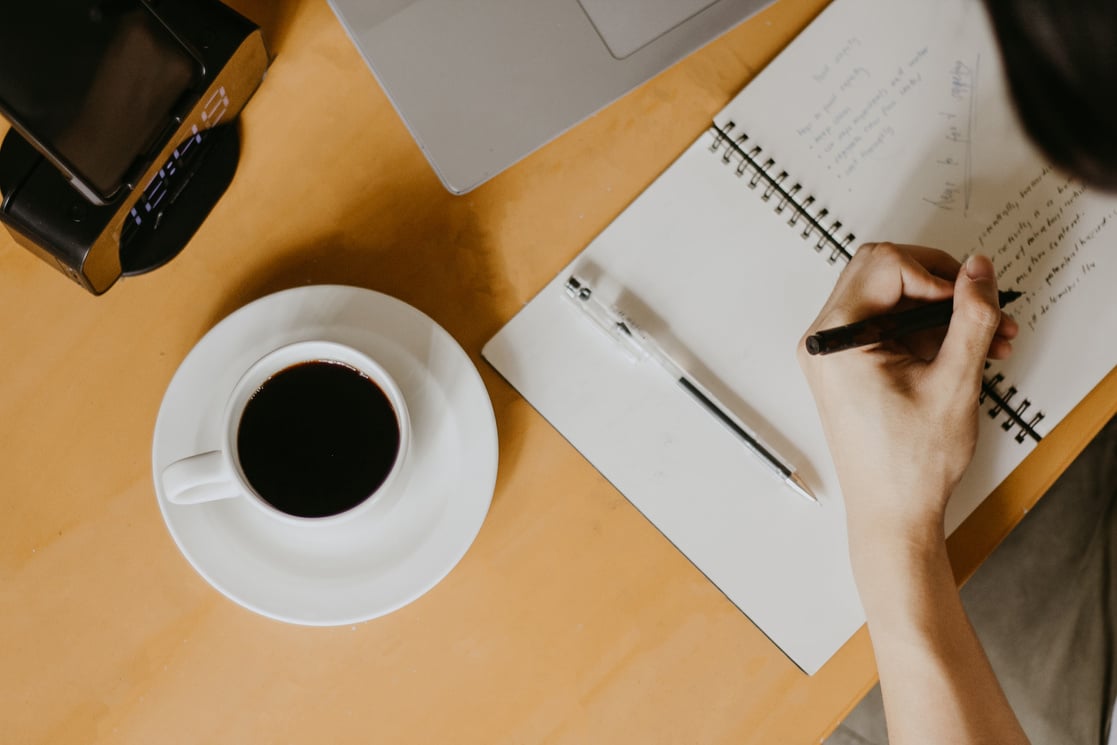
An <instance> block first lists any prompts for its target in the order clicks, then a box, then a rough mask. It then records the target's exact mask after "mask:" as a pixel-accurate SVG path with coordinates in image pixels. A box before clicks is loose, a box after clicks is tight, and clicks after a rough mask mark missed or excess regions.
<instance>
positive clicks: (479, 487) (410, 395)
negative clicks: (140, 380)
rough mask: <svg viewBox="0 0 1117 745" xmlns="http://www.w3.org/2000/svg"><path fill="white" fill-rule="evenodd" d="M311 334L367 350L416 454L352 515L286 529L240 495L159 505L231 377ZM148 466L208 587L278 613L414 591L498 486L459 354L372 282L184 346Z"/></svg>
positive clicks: (321, 288) (281, 307)
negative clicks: (396, 392) (403, 413)
mask: <svg viewBox="0 0 1117 745" xmlns="http://www.w3.org/2000/svg"><path fill="white" fill-rule="evenodd" d="M307 339H325V340H329V341H335V342H340V343H342V344H347V345H349V346H351V347H354V348H356V349H358V350H360V351H362V352H364V353H366V354H368V355H369V356H370V357H372V358H373V359H374V360H376V361H378V362H379V363H380V364H381V365H383V366H384V368H385V369H386V370H387V371H388V373H389V374H390V375H391V376H392V377H393V378H395V380H396V382H397V383H398V384H399V386H400V388H401V389H402V390H403V394H404V397H405V398H406V400H407V406H408V409H409V412H410V415H411V424H412V428H413V429H412V449H411V453H410V455H409V458H408V463H407V465H406V466H405V471H404V472H402V473H400V475H399V478H398V479H397V480H396V481H395V482H394V483H393V484H392V486H391V487H390V488H389V491H388V492H386V493H384V494H381V495H379V496H377V497H375V499H376V500H377V501H376V503H375V504H374V505H373V509H371V510H369V511H367V512H365V513H363V514H361V515H357V516H355V517H354V518H353V519H352V520H348V521H344V522H341V523H338V524H332V525H321V526H318V525H311V526H296V525H288V524H285V523H283V522H281V521H279V520H276V519H274V518H272V517H269V516H267V515H265V514H264V513H263V512H262V511H261V510H258V509H256V508H255V507H254V506H253V505H252V504H250V503H249V502H248V500H246V499H227V500H224V501H219V502H209V503H205V504H195V505H176V504H171V503H170V502H168V501H167V500H166V497H165V495H164V493H163V486H162V484H161V480H160V478H159V474H161V473H162V472H163V469H164V468H165V467H166V466H167V465H168V464H170V463H172V462H174V461H175V460H178V459H179V458H183V457H186V456H188V455H192V454H194V453H199V452H203V451H206V450H211V449H214V448H215V447H216V446H217V443H218V442H219V441H220V437H219V433H218V429H219V420H220V417H221V412H222V407H223V404H224V402H225V400H226V398H227V397H228V395H229V392H230V390H231V389H232V386H233V384H234V383H236V381H237V379H238V377H239V376H240V374H241V373H242V372H243V371H244V370H245V369H247V368H248V366H249V365H250V364H251V363H252V362H253V361H255V360H256V359H259V358H260V357H262V356H263V355H264V354H266V353H267V352H268V351H270V350H272V349H275V348H276V347H279V346H281V345H284V344H289V343H291V342H295V341H302V340H307ZM152 467H153V469H154V474H155V492H156V496H157V498H158V501H159V509H160V510H161V511H162V513H163V518H164V520H166V522H167V528H168V529H169V530H170V532H171V535H172V536H173V537H174V540H175V542H176V543H177V544H178V547H179V548H180V549H181V550H182V553H183V555H185V556H186V558H187V560H189V562H190V563H191V564H192V565H193V566H194V568H195V569H196V570H197V571H198V573H199V574H201V575H202V577H204V578H205V579H206V580H207V581H208V582H209V583H210V584H211V585H213V586H214V587H215V588H216V589H218V590H219V591H220V592H222V593H224V594H225V595H226V596H228V597H229V598H230V599H232V600H234V601H236V602H237V603H239V604H241V605H243V606H244V607H246V608H248V609H250V610H253V611H256V612H257V613H261V614H263V615H265V616H268V617H270V618H275V619H277V620H280V621H287V622H289V623H297V624H305V625H312V626H331V625H339V624H348V623H355V622H358V621H365V620H368V619H370V618H375V617H377V616H380V615H383V614H385V613H389V612H391V611H393V610H395V609H397V608H399V607H401V606H403V605H406V604H407V603H409V602H411V601H412V600H415V599H416V598H418V597H419V596H420V595H422V594H423V593H425V592H426V591H427V590H429V589H431V588H432V587H434V585H436V584H437V583H438V582H439V581H440V580H441V579H442V578H443V577H445V576H446V575H447V574H449V572H450V570H451V569H453V568H454V566H455V565H457V563H458V561H460V560H461V558H462V557H463V556H464V555H465V552H466V550H467V549H468V548H469V546H470V544H472V543H473V539H474V538H475V537H476V536H477V533H478V531H479V530H480V529H481V523H482V522H483V521H484V519H485V515H486V514H487V513H488V510H489V503H490V501H491V500H492V495H493V488H494V486H495V484H496V469H497V436H496V420H495V418H494V417H493V409H492V403H491V402H490V401H489V397H488V393H487V391H486V390H485V386H484V383H483V382H482V381H481V376H480V375H479V374H478V372H477V369H476V368H475V367H474V366H473V363H472V362H471V361H470V359H469V356H468V355H466V353H465V351H463V350H462V348H461V347H460V346H459V345H458V343H457V342H456V341H454V339H453V338H452V337H451V336H450V335H449V334H448V333H447V332H446V331H445V330H444V329H443V328H442V327H440V326H439V325H438V324H436V323H435V322H434V321H433V320H431V319H430V318H429V317H427V316H426V315H425V314H423V313H422V312H420V311H418V310H416V309H415V308H412V307H411V306H410V305H407V304H406V303H403V302H401V301H399V300H396V299H395V298H392V297H389V296H387V295H382V294H380V293H378V292H373V291H372V290H365V289H360V288H356V287H346V286H340V285H318V286H311V287H300V288H296V289H292V290H285V291H283V292H278V293H276V294H274V295H269V296H267V297H264V298H261V299H259V300H257V301H255V302H253V303H250V304H249V305H246V306H244V307H243V308H241V309H240V310H238V311H236V312H235V313H233V314H232V315H230V316H229V317H228V318H226V319H224V320H223V321H221V322H220V323H219V324H217V325H216V326H215V327H214V328H213V329H212V330H210V332H209V333H207V334H206V335H205V336H204V337H203V338H202V339H201V341H199V342H198V344H197V345H196V346H195V347H194V349H193V350H191V352H190V354H189V355H187V357H186V359H185V360H183V362H182V365H181V366H180V367H179V369H178V371H177V372H176V373H175V376H174V378H173V379H172V380H171V384H170V386H168V388H167V392H166V394H165V395H164V397H163V404H162V406H161V407H160V409H159V418H158V419H157V421H156V423H155V437H154V444H153V446H152Z"/></svg>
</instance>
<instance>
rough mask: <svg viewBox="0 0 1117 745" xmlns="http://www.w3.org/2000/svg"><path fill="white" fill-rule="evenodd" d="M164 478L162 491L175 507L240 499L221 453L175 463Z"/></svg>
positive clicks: (207, 454)
mask: <svg viewBox="0 0 1117 745" xmlns="http://www.w3.org/2000/svg"><path fill="white" fill-rule="evenodd" d="M162 475H163V490H164V492H165V494H166V497H167V501H168V502H171V503H172V504H201V503H202V502H213V501H216V500H218V499H230V498H232V497H239V496H240V495H241V489H240V486H239V485H238V484H237V483H236V481H235V480H234V478H233V474H231V473H229V467H228V465H226V460H225V456H224V453H222V452H221V451H220V450H211V451H209V452H208V453H198V454H197V455H191V456H189V457H187V458H183V459H181V460H176V461H175V462H174V463H172V464H170V465H169V466H167V467H166V468H164V469H163V474H162Z"/></svg>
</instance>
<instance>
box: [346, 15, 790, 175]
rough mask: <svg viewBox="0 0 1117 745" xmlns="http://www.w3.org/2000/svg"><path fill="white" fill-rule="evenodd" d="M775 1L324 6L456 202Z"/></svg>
mask: <svg viewBox="0 0 1117 745" xmlns="http://www.w3.org/2000/svg"><path fill="white" fill-rule="evenodd" d="M771 2H772V0H330V5H331V6H332V7H333V9H334V12H335V13H336V14H337V17H338V18H339V19H340V21H341V23H342V25H343V26H344V27H345V29H346V30H347V32H348V33H349V35H350V37H351V38H352V39H353V41H354V43H355V44H356V46H357V48H358V49H359V50H360V52H361V54H362V55H363V56H364V58H365V61H366V62H367V63H368V64H369V66H370V67H371V68H372V71H373V73H374V74H375V75H376V78H377V80H378V81H379V82H380V84H381V86H382V87H383V88H384V90H385V92H386V93H387V95H388V97H389V98H390V99H391V101H392V103H393V105H394V106H395V107H396V109H397V110H398V111H399V113H400V116H401V117H402V118H403V120H404V122H405V123H406V125H407V127H408V128H409V129H410V131H411V133H412V135H413V136H414V137H415V139H416V141H417V142H418V143H419V146H420V147H421V148H422V150H423V152H424V153H425V154H426V156H427V159H428V160H429V161H430V163H431V165H432V166H433V167H434V170H435V171H436V172H437V173H438V176H439V178H441V179H442V182H443V183H444V184H445V185H446V188H447V189H449V190H450V191H451V192H454V193H456V194H462V193H465V192H467V191H469V190H470V189H472V188H474V187H476V186H478V185H479V184H481V183H483V182H484V181H486V180H487V179H489V178H491V177H492V176H495V175H496V174H497V173H499V172H500V171H502V170H504V169H505V168H507V167H508V166H510V165H512V164H513V163H515V162H516V161H518V160H520V159H521V158H523V157H524V156H526V155H528V154H529V153H531V152H532V151H534V150H535V149H537V148H538V147H540V146H541V145H543V144H545V143H546V142H548V141H550V140H551V139H553V138H554V137H556V136H558V135H559V134H561V133H563V132H564V131H566V130H567V129H569V128H570V127H572V126H573V125H575V124H577V123H578V122H580V121H582V120H583V119H585V118H586V117H588V116H590V115H591V114H593V113H595V112H596V111H598V110H599V109H601V108H602V107H604V106H606V105H607V104H609V103H610V102H612V101H614V100H616V99H617V98H619V97H620V96H621V95H623V94H624V93H626V92H628V91H629V90H631V89H632V88H635V87H636V86H638V85H639V84H640V83H642V82H644V81H645V80H647V79H648V78H650V77H652V76H653V75H655V74H656V73H658V72H660V71H661V70H663V69H664V68H666V67H668V66H669V65H671V64H673V63H674V62H676V61H678V60H679V59H681V58H682V57H684V56H686V55H687V54H689V53H690V52H692V51H694V50H695V49H697V48H698V47H700V46H702V45H703V44H705V43H706V42H708V41H710V40H712V39H714V38H715V37H717V36H718V35H720V34H721V33H723V32H725V31H726V30H728V29H729V28H731V27H732V26H734V25H736V24H737V23H739V22H741V21H742V20H744V19H745V18H747V17H749V16H750V15H752V14H753V13H755V12H757V11H758V10H760V9H761V8H763V7H765V6H767V5H769V4H770V3H771Z"/></svg>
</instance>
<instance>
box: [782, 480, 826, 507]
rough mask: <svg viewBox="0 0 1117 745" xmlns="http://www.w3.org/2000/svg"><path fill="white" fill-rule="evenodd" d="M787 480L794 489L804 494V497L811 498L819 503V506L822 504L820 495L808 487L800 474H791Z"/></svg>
mask: <svg viewBox="0 0 1117 745" xmlns="http://www.w3.org/2000/svg"><path fill="white" fill-rule="evenodd" d="M787 482H788V483H789V484H791V488H792V489H794V490H795V491H797V492H799V493H800V494H801V495H803V497H804V498H806V499H809V500H810V501H812V502H814V503H815V504H817V505H818V506H819V507H821V506H822V502H819V501H818V497H816V496H815V495H814V493H813V492H812V491H811V490H810V489H809V488H807V485H806V484H805V483H803V479H801V478H799V474H797V473H792V474H791V475H790V476H788V477H787Z"/></svg>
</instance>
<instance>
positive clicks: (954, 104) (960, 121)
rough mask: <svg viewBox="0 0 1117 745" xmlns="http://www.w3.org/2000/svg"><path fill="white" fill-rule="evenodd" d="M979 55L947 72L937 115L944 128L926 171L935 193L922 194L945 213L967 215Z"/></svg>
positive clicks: (928, 201) (969, 198) (970, 196)
mask: <svg viewBox="0 0 1117 745" xmlns="http://www.w3.org/2000/svg"><path fill="white" fill-rule="evenodd" d="M980 66H981V56H980V55H978V56H977V57H976V58H975V59H974V61H973V62H966V61H965V60H961V59H959V60H955V61H954V64H953V65H952V66H951V69H950V76H949V81H950V96H949V98H945V99H944V103H943V104H942V105H940V107H939V110H938V112H937V116H938V118H939V119H940V120H941V121H942V122H943V124H944V125H945V128H944V130H943V132H942V135H941V136H940V137H939V138H938V141H937V142H935V143H934V144H935V146H936V147H935V149H934V151H933V160H932V162H931V165H930V170H932V171H933V172H934V174H933V175H934V176H935V178H934V179H933V180H934V182H935V183H937V184H941V186H940V187H939V188H938V189H937V191H935V192H932V193H931V194H929V195H928V194H924V195H923V197H922V199H923V201H924V202H927V203H929V204H932V205H934V206H935V207H937V208H938V209H940V210H945V211H947V212H951V211H955V210H960V211H961V212H962V213H963V214H967V213H968V212H969V209H970V202H971V200H972V198H973V176H972V174H973V142H974V137H975V134H976V132H975V129H976V127H977V84H978V80H979V75H978V72H979V70H980Z"/></svg>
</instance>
